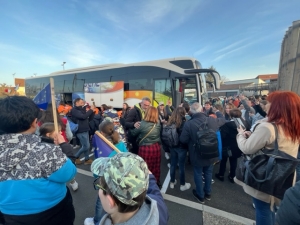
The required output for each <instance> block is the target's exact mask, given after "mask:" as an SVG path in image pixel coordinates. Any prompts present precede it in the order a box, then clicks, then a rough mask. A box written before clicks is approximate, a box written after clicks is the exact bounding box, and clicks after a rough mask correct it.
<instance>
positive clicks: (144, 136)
mask: <svg viewBox="0 0 300 225" xmlns="http://www.w3.org/2000/svg"><path fill="white" fill-rule="evenodd" d="M155 125H156V124H154V125H153V127H152V128H151V130H150V131H149V132H148V133H147V134H146V135H145V136H144V137H143V138H142V140H140V142H139V145H140V144H141V142H142V141H143V140H144V139H145V138H146V137H148V135H149V134H150V133H151V131H153V129H154V127H155Z"/></svg>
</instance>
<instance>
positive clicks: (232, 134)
mask: <svg viewBox="0 0 300 225" xmlns="http://www.w3.org/2000/svg"><path fill="white" fill-rule="evenodd" d="M220 132H221V139H222V149H223V151H224V150H226V149H227V148H229V149H230V150H231V153H232V157H234V158H238V157H240V156H241V155H242V152H241V150H240V149H239V147H238V144H237V142H236V135H237V133H238V131H237V129H236V125H235V122H234V121H228V122H226V123H225V124H224V125H223V126H221V127H220Z"/></svg>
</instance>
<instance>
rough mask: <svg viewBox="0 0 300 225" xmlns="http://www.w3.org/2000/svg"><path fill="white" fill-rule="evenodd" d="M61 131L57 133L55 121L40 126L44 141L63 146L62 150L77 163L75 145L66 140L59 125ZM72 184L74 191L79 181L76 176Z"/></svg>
mask: <svg viewBox="0 0 300 225" xmlns="http://www.w3.org/2000/svg"><path fill="white" fill-rule="evenodd" d="M58 129H59V133H58V134H57V133H56V132H55V129H54V123H43V124H42V125H41V126H40V129H39V134H40V137H41V139H42V142H46V143H50V144H55V145H58V143H61V144H59V146H60V147H61V149H62V152H63V153H65V154H66V156H67V157H68V158H69V159H70V160H71V161H72V162H73V163H74V164H75V160H76V157H75V156H74V154H73V147H72V146H71V145H70V144H69V143H67V142H65V138H64V137H63V136H62V135H61V134H60V132H61V131H60V129H61V128H60V126H59V127H58ZM70 186H71V187H72V189H73V191H76V190H77V189H78V183H77V182H76V180H75V178H74V179H73V180H71V181H70Z"/></svg>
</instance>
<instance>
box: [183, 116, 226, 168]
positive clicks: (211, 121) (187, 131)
mask: <svg viewBox="0 0 300 225" xmlns="http://www.w3.org/2000/svg"><path fill="white" fill-rule="evenodd" d="M216 115H217V118H212V117H210V116H207V115H205V114H204V113H195V114H193V115H192V118H191V119H190V120H188V121H186V122H185V124H184V126H183V129H182V133H181V135H180V142H181V143H184V144H188V147H189V154H190V160H191V164H192V165H193V166H209V165H212V164H213V163H215V162H216V161H218V157H217V158H213V159H200V158H198V156H197V154H196V152H195V151H196V150H195V147H194V145H195V144H196V140H197V131H198V130H199V128H198V127H199V126H201V124H202V123H204V122H205V120H206V119H207V123H208V127H209V128H210V129H212V130H214V131H216V132H217V131H218V130H219V128H220V127H221V126H222V125H223V124H224V123H225V122H226V121H225V118H224V116H223V115H222V113H220V112H216Z"/></svg>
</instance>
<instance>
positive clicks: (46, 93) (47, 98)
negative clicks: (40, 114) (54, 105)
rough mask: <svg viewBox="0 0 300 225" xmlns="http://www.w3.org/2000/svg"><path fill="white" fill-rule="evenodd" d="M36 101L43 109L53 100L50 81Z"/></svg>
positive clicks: (34, 99) (36, 97)
mask: <svg viewBox="0 0 300 225" xmlns="http://www.w3.org/2000/svg"><path fill="white" fill-rule="evenodd" d="M33 101H34V103H35V104H36V105H37V106H38V107H39V108H40V109H43V110H46V109H47V106H48V103H50V102H51V89H50V83H49V84H47V85H46V86H45V87H44V88H43V89H42V90H41V91H40V92H39V93H38V94H37V95H36V96H35V97H34V98H33Z"/></svg>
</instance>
